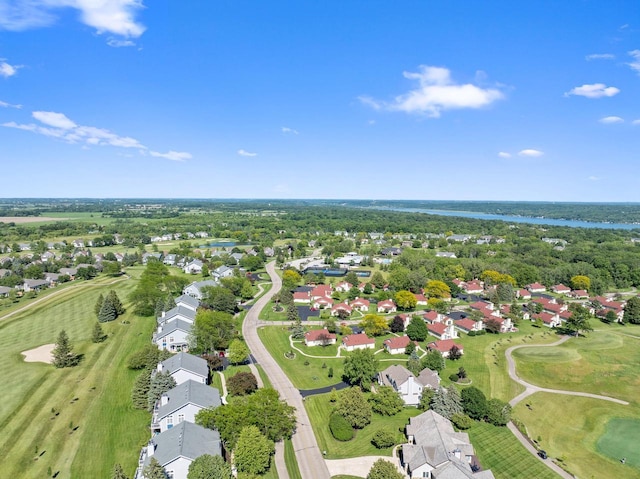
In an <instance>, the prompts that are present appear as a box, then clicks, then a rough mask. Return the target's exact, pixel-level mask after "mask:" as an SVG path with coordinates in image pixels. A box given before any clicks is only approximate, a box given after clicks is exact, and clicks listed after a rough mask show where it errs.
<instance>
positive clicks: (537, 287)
mask: <svg viewBox="0 0 640 479" xmlns="http://www.w3.org/2000/svg"><path fill="white" fill-rule="evenodd" d="M525 288H527V289H528V290H529V292H531V293H544V292H545V291H546V290H547V288H545V286H544V285H543V284H540V283H531V284H528V285H526V286H525Z"/></svg>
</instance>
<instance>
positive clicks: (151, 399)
mask: <svg viewBox="0 0 640 479" xmlns="http://www.w3.org/2000/svg"><path fill="white" fill-rule="evenodd" d="M174 387H176V380H175V379H173V377H172V376H171V374H169V373H168V372H165V373H156V374H154V375H153V376H152V377H151V382H150V384H149V394H148V395H147V399H148V402H147V408H148V410H149V411H152V410H153V407H154V406H155V404H156V401H157V400H158V399H160V397H161V396H162V395H163V394H164V393H166V392H167V391H168V390H169V389H172V388H174Z"/></svg>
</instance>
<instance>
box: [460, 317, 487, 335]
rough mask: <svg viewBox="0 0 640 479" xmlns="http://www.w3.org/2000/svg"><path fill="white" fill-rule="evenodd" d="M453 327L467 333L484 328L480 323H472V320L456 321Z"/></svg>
mask: <svg viewBox="0 0 640 479" xmlns="http://www.w3.org/2000/svg"><path fill="white" fill-rule="evenodd" d="M453 325H454V326H455V327H456V328H458V329H459V330H460V331H463V332H465V333H468V332H470V331H480V330H482V328H483V327H484V325H483V323H482V321H474V320H473V319H469V318H465V319H458V320H456V321H454V322H453Z"/></svg>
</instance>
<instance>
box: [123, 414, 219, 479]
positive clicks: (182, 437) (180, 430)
mask: <svg viewBox="0 0 640 479" xmlns="http://www.w3.org/2000/svg"><path fill="white" fill-rule="evenodd" d="M204 454H210V455H212V456H221V455H222V442H221V441H220V434H219V433H218V431H216V430H212V429H206V428H204V427H202V426H199V425H197V424H193V423H191V422H187V421H183V422H181V423H180V424H178V425H176V426H174V427H173V428H171V429H168V430H166V431H165V432H162V433H160V434H158V435H156V436H154V437H153V438H152V439H151V441H150V442H149V444H148V445H147V446H146V447H143V448H142V451H141V452H140V459H139V461H138V469H137V470H136V474H135V476H134V478H135V479H145V476H144V473H143V471H144V468H145V467H146V466H148V465H149V463H150V462H151V458H152V457H155V458H156V460H157V461H158V462H159V463H160V465H161V466H162V467H163V468H164V470H165V472H166V473H167V476H168V477H170V478H172V479H187V474H188V473H189V466H190V465H191V463H192V462H193V461H194V460H195V459H196V458H198V457H200V456H202V455H204Z"/></svg>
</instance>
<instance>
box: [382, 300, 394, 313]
mask: <svg viewBox="0 0 640 479" xmlns="http://www.w3.org/2000/svg"><path fill="white" fill-rule="evenodd" d="M377 309H378V313H395V312H396V311H397V309H398V308H397V307H396V303H394V302H393V300H392V299H386V300H384V301H380V302H379V303H378V307H377Z"/></svg>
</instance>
